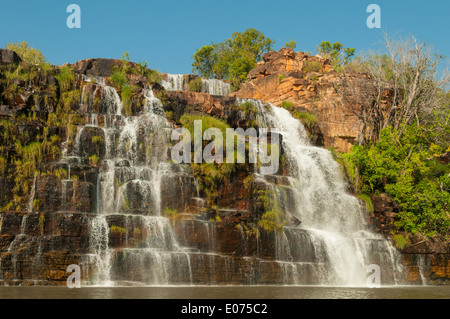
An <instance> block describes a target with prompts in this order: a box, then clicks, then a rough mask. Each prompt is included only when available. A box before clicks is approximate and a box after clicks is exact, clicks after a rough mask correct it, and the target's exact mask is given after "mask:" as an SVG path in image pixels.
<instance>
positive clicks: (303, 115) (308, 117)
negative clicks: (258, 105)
mask: <svg viewBox="0 0 450 319" xmlns="http://www.w3.org/2000/svg"><path fill="white" fill-rule="evenodd" d="M280 106H281V107H283V108H285V109H286V110H288V111H289V112H291V114H292V116H293V117H295V118H296V119H298V120H299V121H300V122H302V124H303V125H304V126H305V127H306V128H307V129H308V130H309V131H312V130H313V129H314V128H315V126H316V125H317V118H316V116H315V115H314V114H312V113H308V112H298V111H297V110H296V109H295V107H294V104H293V103H292V102H288V101H283V102H281V105H280Z"/></svg>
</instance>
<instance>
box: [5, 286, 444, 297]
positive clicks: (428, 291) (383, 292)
mask: <svg viewBox="0 0 450 319" xmlns="http://www.w3.org/2000/svg"><path fill="white" fill-rule="evenodd" d="M0 299H450V286H401V287H398V286H395V287H381V288H352V287H323V286H156V287H82V288H72V289H70V288H67V287H0Z"/></svg>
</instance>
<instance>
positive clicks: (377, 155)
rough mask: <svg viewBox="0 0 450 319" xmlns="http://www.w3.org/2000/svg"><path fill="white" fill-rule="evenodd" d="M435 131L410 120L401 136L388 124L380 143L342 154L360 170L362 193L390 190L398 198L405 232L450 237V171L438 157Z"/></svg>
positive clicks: (399, 222)
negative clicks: (435, 157) (435, 153)
mask: <svg viewBox="0 0 450 319" xmlns="http://www.w3.org/2000/svg"><path fill="white" fill-rule="evenodd" d="M433 132H434V131H432V130H429V129H426V128H423V127H417V126H416V125H410V126H407V127H405V129H404V132H403V134H402V135H400V132H399V131H398V130H394V129H392V128H391V127H388V128H386V129H383V130H382V131H381V133H380V139H379V140H378V141H377V143H376V144H375V145H373V144H369V145H365V146H361V145H355V146H353V147H352V149H351V152H350V153H348V154H342V155H341V156H340V157H342V158H343V159H344V160H345V161H347V162H348V166H349V167H350V168H351V170H352V171H353V172H354V173H357V174H358V176H359V179H360V180H361V183H360V184H361V186H360V192H361V193H365V194H373V193H375V194H377V193H387V195H388V196H390V197H391V198H393V199H394V200H395V202H396V203H397V204H398V210H399V212H398V213H397V216H396V217H397V220H396V221H395V223H394V224H395V226H396V227H397V228H398V229H399V230H400V231H405V232H407V233H412V234H415V233H421V234H423V235H425V236H428V237H432V236H441V237H442V238H448V237H449V236H450V216H449V214H448V211H449V209H450V193H449V192H450V174H449V172H450V171H449V168H448V166H447V167H442V166H441V164H440V163H439V161H438V160H436V159H434V158H433V153H434V151H435V150H434V148H431V149H430V139H431V138H432V134H434V133H433Z"/></svg>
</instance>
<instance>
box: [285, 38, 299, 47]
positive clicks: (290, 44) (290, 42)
mask: <svg viewBox="0 0 450 319" xmlns="http://www.w3.org/2000/svg"><path fill="white" fill-rule="evenodd" d="M285 47H286V48H291V49H292V50H294V49H295V48H296V47H297V42H296V41H294V39H291V41H289V42H286V44H285Z"/></svg>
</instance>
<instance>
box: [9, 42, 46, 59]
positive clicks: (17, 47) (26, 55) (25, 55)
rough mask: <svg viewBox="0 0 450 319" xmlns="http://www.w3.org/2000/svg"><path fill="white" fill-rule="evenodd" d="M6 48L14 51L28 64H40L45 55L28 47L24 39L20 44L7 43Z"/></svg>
mask: <svg viewBox="0 0 450 319" xmlns="http://www.w3.org/2000/svg"><path fill="white" fill-rule="evenodd" d="M6 49H7V50H12V51H14V52H16V53H17V55H18V56H19V57H20V58H21V59H22V61H23V62H26V63H30V64H42V63H44V62H45V57H44V55H43V54H42V53H41V51H39V50H37V49H34V48H32V47H30V46H29V45H28V43H27V42H25V41H22V42H21V43H20V44H19V43H17V42H14V43H9V44H7V45H6Z"/></svg>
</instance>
